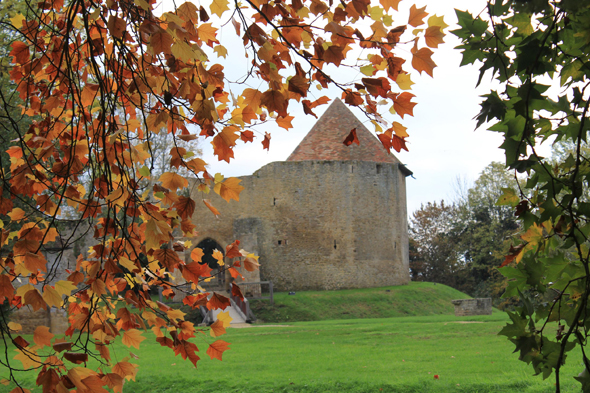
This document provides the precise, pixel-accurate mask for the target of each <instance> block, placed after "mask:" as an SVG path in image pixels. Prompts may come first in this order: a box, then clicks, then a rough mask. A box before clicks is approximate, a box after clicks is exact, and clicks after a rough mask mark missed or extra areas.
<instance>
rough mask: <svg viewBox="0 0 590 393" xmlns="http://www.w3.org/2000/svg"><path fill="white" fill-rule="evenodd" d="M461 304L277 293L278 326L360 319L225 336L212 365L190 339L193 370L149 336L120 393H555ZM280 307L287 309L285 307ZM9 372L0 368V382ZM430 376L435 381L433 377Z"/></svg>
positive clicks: (413, 292)
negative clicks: (133, 376) (195, 359)
mask: <svg viewBox="0 0 590 393" xmlns="http://www.w3.org/2000/svg"><path fill="white" fill-rule="evenodd" d="M388 289H389V288H388ZM394 290H395V291H397V292H394ZM392 293H393V295H391V294H392ZM425 294H426V295H427V296H426V295H425ZM459 297H461V298H462V297H465V295H463V294H461V293H460V292H457V291H454V290H452V289H450V288H448V287H445V286H442V285H437V286H435V285H432V284H426V283H420V284H412V285H410V286H406V287H399V288H391V289H390V292H386V289H383V288H377V289H372V290H354V291H337V292H323V293H322V292H307V293H303V292H301V293H299V292H298V293H297V294H296V295H295V296H288V295H287V294H279V295H278V296H277V302H276V306H275V308H276V309H275V310H270V311H271V312H268V314H267V317H268V316H269V315H270V316H272V315H275V316H276V315H278V316H279V317H278V318H285V319H286V318H287V317H289V318H295V317H301V315H303V314H305V315H306V316H307V318H311V317H313V318H316V319H327V318H328V317H334V316H337V315H340V314H342V313H343V312H347V311H346V306H347V305H348V309H349V311H348V313H346V314H344V317H346V318H356V319H335V320H318V321H312V322H283V323H282V324H281V325H282V326H270V325H266V326H265V325H261V326H254V327H250V328H243V329H235V328H233V329H228V334H227V335H225V336H223V337H222V339H223V340H225V341H228V342H230V343H231V350H229V351H226V352H225V353H224V355H223V359H224V360H223V362H220V361H218V360H211V359H209V357H208V356H207V355H206V354H205V350H206V348H207V345H206V343H205V341H206V342H211V341H213V339H211V337H209V335H206V336H203V335H200V336H201V337H200V338H198V339H197V340H195V342H196V344H197V345H199V347H200V348H201V353H200V356H201V358H202V359H201V361H200V362H199V363H198V369H194V368H193V367H192V364H191V363H190V362H188V361H183V360H182V359H181V358H180V357H175V356H174V353H173V352H172V351H171V350H169V349H168V348H162V347H161V346H160V345H159V344H158V343H156V342H155V340H154V338H155V337H154V336H153V334H152V333H151V331H150V332H145V333H144V335H145V336H146V337H147V340H145V341H143V342H142V344H141V347H140V350H139V351H138V350H135V349H132V351H133V353H135V354H137V355H139V359H137V360H133V362H134V363H137V364H139V366H140V368H139V373H138V375H137V381H136V382H128V383H127V384H126V385H125V389H124V391H125V392H136V393H168V392H170V393H172V392H177V391H182V392H190V393H213V392H216V393H218V392H235V393H242V392H243V393H270V392H284V393H322V392H328V393H336V392H338V393H353V392H354V393H361V392H362V393H364V392H375V393H380V392H410V393H412V392H525V393H540V392H552V391H554V386H553V376H552V377H550V378H549V379H547V380H545V381H543V380H542V378H540V377H535V376H533V375H532V367H530V366H528V365H526V364H524V363H522V362H520V361H519V360H518V359H517V355H516V354H513V353H511V352H512V350H513V348H514V347H513V345H512V344H511V343H510V342H509V341H508V340H507V339H506V338H505V337H500V336H498V335H497V332H498V331H499V330H500V329H501V328H502V327H503V326H504V325H505V323H506V321H507V318H506V316H505V314H504V313H501V312H498V311H495V312H494V314H493V315H491V316H479V317H462V318H457V317H455V316H453V315H452V306H450V303H449V300H450V299H453V298H459ZM281 304H285V305H284V306H282V307H281V306H280V305H281ZM314 307H315V308H314ZM310 309H312V310H313V312H310V311H309V310H310ZM277 310H278V311H277ZM267 311H268V310H267ZM418 312H419V313H422V314H423V315H422V316H410V317H400V316H398V317H393V318H391V317H390V318H358V317H359V315H360V316H366V315H380V314H379V313H383V314H386V313H393V314H394V315H400V314H401V315H404V314H406V315H407V314H410V313H418ZM298 313H301V314H298ZM436 313H438V314H439V315H435V314H436ZM440 313H445V314H446V315H440ZM449 314H450V315H449ZM298 315H299V316H298ZM310 315H311V317H310ZM381 315H382V314H381ZM278 318H277V319H278ZM25 338H27V337H25ZM29 341H31V340H29ZM117 345H118V346H117V347H116V349H115V350H114V351H112V352H115V353H116V355H115V356H114V357H113V360H114V361H115V362H116V361H119V360H121V359H122V358H123V357H125V356H127V355H128V353H129V349H128V348H126V347H123V346H122V344H120V343H119V344H117ZM0 350H3V349H2V348H0ZM9 351H10V348H9ZM89 367H92V365H91V364H90V365H89ZM582 369H583V367H582V366H581V364H577V363H575V364H574V363H571V362H570V363H569V364H568V365H567V366H566V367H564V368H563V369H562V381H566V382H565V383H564V384H563V385H562V391H563V392H579V391H580V389H579V384H578V382H576V381H575V380H573V378H572V377H573V376H574V375H577V374H578V373H579V372H580V371H582ZM6 374H7V373H6V370H3V369H2V366H0V377H5V376H6ZM435 375H438V376H439V379H435V378H434V376H435ZM25 387H28V388H33V387H34V377H33V376H32V375H29V376H28V379H27V382H26V383H25ZM9 391H10V388H8V387H3V386H0V393H7V392H9ZM34 391H39V392H40V391H41V389H39V388H35V389H34Z"/></svg>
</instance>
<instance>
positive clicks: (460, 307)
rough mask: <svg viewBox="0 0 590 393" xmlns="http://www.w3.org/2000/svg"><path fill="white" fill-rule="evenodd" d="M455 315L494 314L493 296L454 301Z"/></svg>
mask: <svg viewBox="0 0 590 393" xmlns="http://www.w3.org/2000/svg"><path fill="white" fill-rule="evenodd" d="M452 303H453V305H454V306H455V316H457V317H464V316H470V315H492V298H489V297H487V298H478V299H458V300H453V301H452Z"/></svg>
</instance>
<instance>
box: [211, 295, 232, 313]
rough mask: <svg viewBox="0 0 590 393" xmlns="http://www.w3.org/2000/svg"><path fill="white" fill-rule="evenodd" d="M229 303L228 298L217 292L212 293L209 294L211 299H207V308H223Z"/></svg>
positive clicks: (228, 305) (229, 304)
mask: <svg viewBox="0 0 590 393" xmlns="http://www.w3.org/2000/svg"><path fill="white" fill-rule="evenodd" d="M230 306H231V303H230V301H229V298H227V297H225V296H223V295H220V294H218V293H214V294H213V295H212V296H211V299H209V301H208V302H207V308H208V309H209V310H218V309H222V310H225V309H226V308H227V307H230Z"/></svg>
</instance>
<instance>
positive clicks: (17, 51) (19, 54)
mask: <svg viewBox="0 0 590 393" xmlns="http://www.w3.org/2000/svg"><path fill="white" fill-rule="evenodd" d="M11 46H12V50H11V51H10V53H9V56H12V57H13V58H14V59H13V62H14V63H17V64H25V63H26V62H27V61H29V54H30V53H29V46H28V45H27V44H25V43H24V42H20V41H15V42H13V43H12V45H11ZM19 150H20V149H19ZM9 154H10V153H9Z"/></svg>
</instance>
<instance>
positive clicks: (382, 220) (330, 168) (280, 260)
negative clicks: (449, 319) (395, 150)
mask: <svg viewBox="0 0 590 393" xmlns="http://www.w3.org/2000/svg"><path fill="white" fill-rule="evenodd" d="M353 128H356V133H357V137H358V139H359V142H360V145H356V144H353V145H351V146H345V145H344V144H343V141H344V139H345V138H346V136H347V135H348V134H349V133H350V130H351V129H353ZM410 174H411V172H410V171H409V170H408V169H407V168H406V167H405V166H404V165H403V164H401V163H400V162H399V161H398V160H397V158H396V157H395V156H393V155H392V154H390V153H389V152H388V151H387V150H385V148H383V146H382V145H381V143H380V142H379V140H378V139H377V138H376V137H375V136H374V135H373V134H372V133H371V132H369V131H368V130H367V129H366V128H365V127H364V126H363V125H362V123H361V122H360V121H359V120H358V119H357V118H356V117H355V116H354V115H353V114H352V112H350V110H349V109H348V108H347V107H346V106H345V105H344V104H343V103H342V102H341V101H340V100H336V101H334V102H333V103H332V104H331V105H330V107H329V108H328V109H327V110H326V112H325V113H324V114H323V115H322V117H321V118H320V119H319V120H318V121H317V123H316V124H315V125H314V127H313V128H312V129H311V130H310V131H309V133H308V134H307V136H306V137H305V138H304V139H303V141H302V142H301V143H300V144H299V146H297V148H296V149H295V150H294V151H293V153H292V154H291V155H290V156H289V158H288V159H287V161H283V162H273V163H270V164H267V165H265V166H263V167H262V168H260V169H259V170H257V171H256V172H255V173H254V174H252V175H251V176H244V177H241V179H242V183H241V185H243V186H244V187H245V190H244V191H243V192H242V193H241V195H240V202H235V201H231V203H229V204H228V203H226V202H225V201H223V200H221V199H220V198H213V199H214V200H212V202H213V203H214V204H215V206H216V207H217V208H218V210H219V211H220V213H221V216H220V218H219V219H215V217H213V215H212V214H211V213H210V212H208V210H207V209H206V208H205V207H204V206H202V207H198V209H202V212H197V214H195V217H198V219H197V220H196V221H195V225H197V231H198V232H199V237H198V239H196V241H194V242H193V244H195V245H196V244H200V243H201V244H204V243H203V242H205V241H207V242H211V241H214V242H216V243H218V244H219V245H221V246H223V247H225V245H226V244H229V243H231V242H233V241H234V240H235V239H239V240H240V241H241V242H242V243H241V246H242V247H243V248H244V249H246V250H248V251H252V252H255V253H256V254H258V255H259V256H260V260H259V262H260V264H261V266H260V274H261V278H262V279H264V280H270V281H272V282H273V284H274V286H275V288H277V289H278V290H321V289H339V288H363V287H376V286H386V285H400V284H407V283H408V282H409V269H408V267H409V266H408V265H409V260H408V233H407V228H408V225H407V210H406V185H405V178H406V176H408V175H410ZM195 199H197V196H195ZM197 205H199V204H197Z"/></svg>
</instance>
